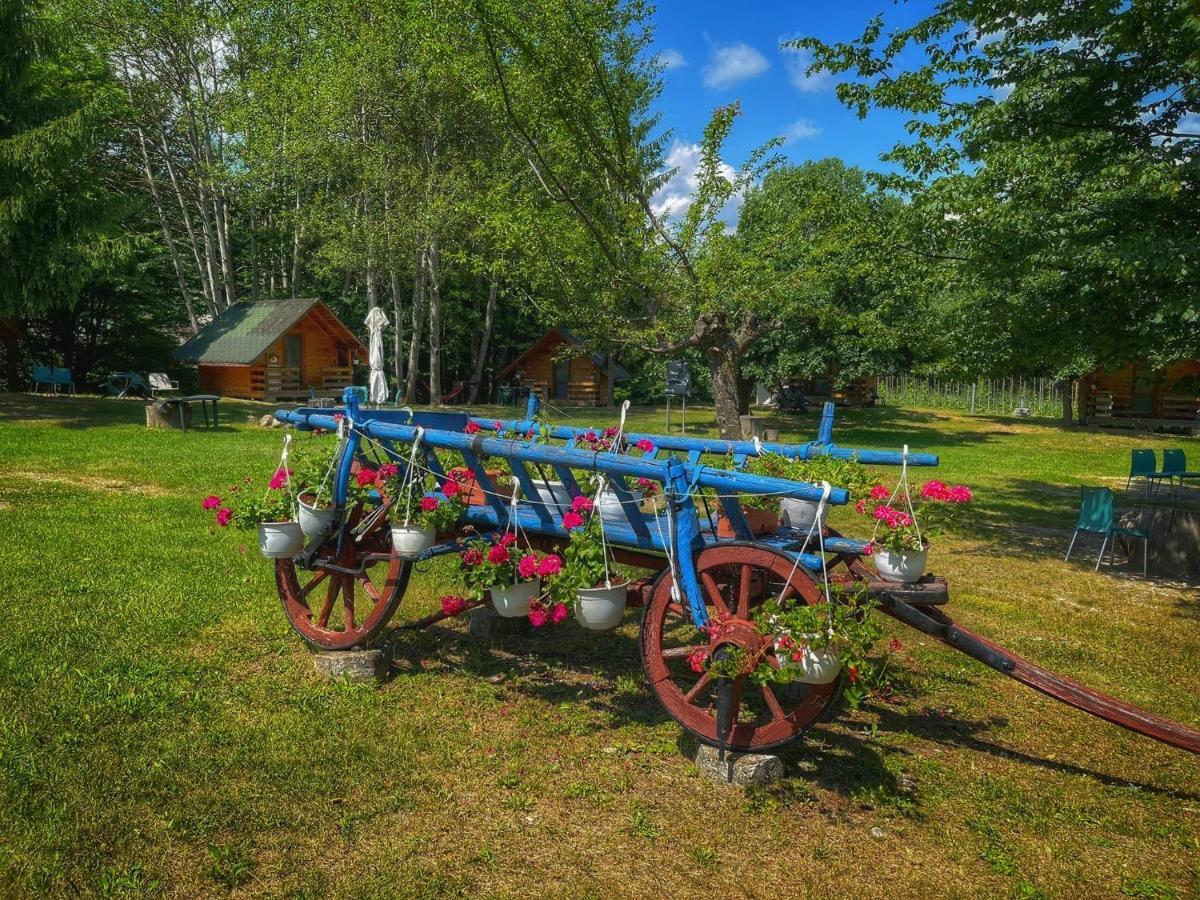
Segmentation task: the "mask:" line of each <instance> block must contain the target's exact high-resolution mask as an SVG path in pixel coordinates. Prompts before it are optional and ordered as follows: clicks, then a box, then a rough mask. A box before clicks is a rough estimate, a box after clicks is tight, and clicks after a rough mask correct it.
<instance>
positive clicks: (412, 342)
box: [404, 250, 425, 404]
mask: <svg viewBox="0 0 1200 900" xmlns="http://www.w3.org/2000/svg"><path fill="white" fill-rule="evenodd" d="M424 324H425V251H424V250H418V251H417V274H416V275H415V276H414V277H413V302H412V334H411V335H410V336H409V339H408V380H407V381H406V382H405V383H404V402H405V403H408V404H412V403H416V402H417V368H418V366H419V364H420V355H421V327H422V326H423V325H424Z"/></svg>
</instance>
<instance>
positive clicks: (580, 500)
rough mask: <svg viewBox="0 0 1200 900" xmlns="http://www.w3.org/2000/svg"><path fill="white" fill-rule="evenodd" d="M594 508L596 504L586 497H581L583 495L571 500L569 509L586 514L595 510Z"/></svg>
mask: <svg viewBox="0 0 1200 900" xmlns="http://www.w3.org/2000/svg"><path fill="white" fill-rule="evenodd" d="M595 507H596V504H594V503H593V502H592V501H591V500H589V499H588V498H587V497H585V496H583V494H580V495H579V496H578V497H573V498H572V499H571V509H573V510H575V512H577V513H588V512H591V511H592V510H593V509H595Z"/></svg>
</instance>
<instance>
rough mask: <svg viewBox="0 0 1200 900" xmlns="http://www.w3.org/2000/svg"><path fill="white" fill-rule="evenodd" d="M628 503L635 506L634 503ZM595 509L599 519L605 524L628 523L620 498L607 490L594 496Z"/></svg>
mask: <svg viewBox="0 0 1200 900" xmlns="http://www.w3.org/2000/svg"><path fill="white" fill-rule="evenodd" d="M630 502H633V503H635V505H636V501H630ZM596 509H598V510H600V518H601V519H602V520H603V521H605V522H609V523H611V524H614V525H624V524H626V522H628V521H629V519H628V517H627V516H626V515H625V508H624V507H623V506H622V505H621V498H620V497H618V496H617V494H616V492H615V491H612V490H610V489H608V488H605V489H604V490H603V491H601V492H600V493H599V494H597V495H596Z"/></svg>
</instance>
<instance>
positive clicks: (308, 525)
mask: <svg viewBox="0 0 1200 900" xmlns="http://www.w3.org/2000/svg"><path fill="white" fill-rule="evenodd" d="M336 516H337V510H336V509H334V508H333V507H332V506H330V507H326V508H324V509H322V508H320V507H317V506H312V505H310V504H308V503H305V502H304V501H303V500H301V501H300V530H301V531H303V532H304V536H305V537H306V538H308V539H310V540H311V539H312V538H315V537H317V536H318V535H322V534H327V533H328V532H329V528H330V526H331V525H332V524H333V520H334V519H335V518H336Z"/></svg>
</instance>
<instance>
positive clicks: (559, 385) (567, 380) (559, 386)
mask: <svg viewBox="0 0 1200 900" xmlns="http://www.w3.org/2000/svg"><path fill="white" fill-rule="evenodd" d="M570 388H571V361H570V360H569V359H560V360H557V361H556V362H555V363H554V399H555V400H559V401H562V402H565V401H566V400H567V398H568V397H569V396H570Z"/></svg>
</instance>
